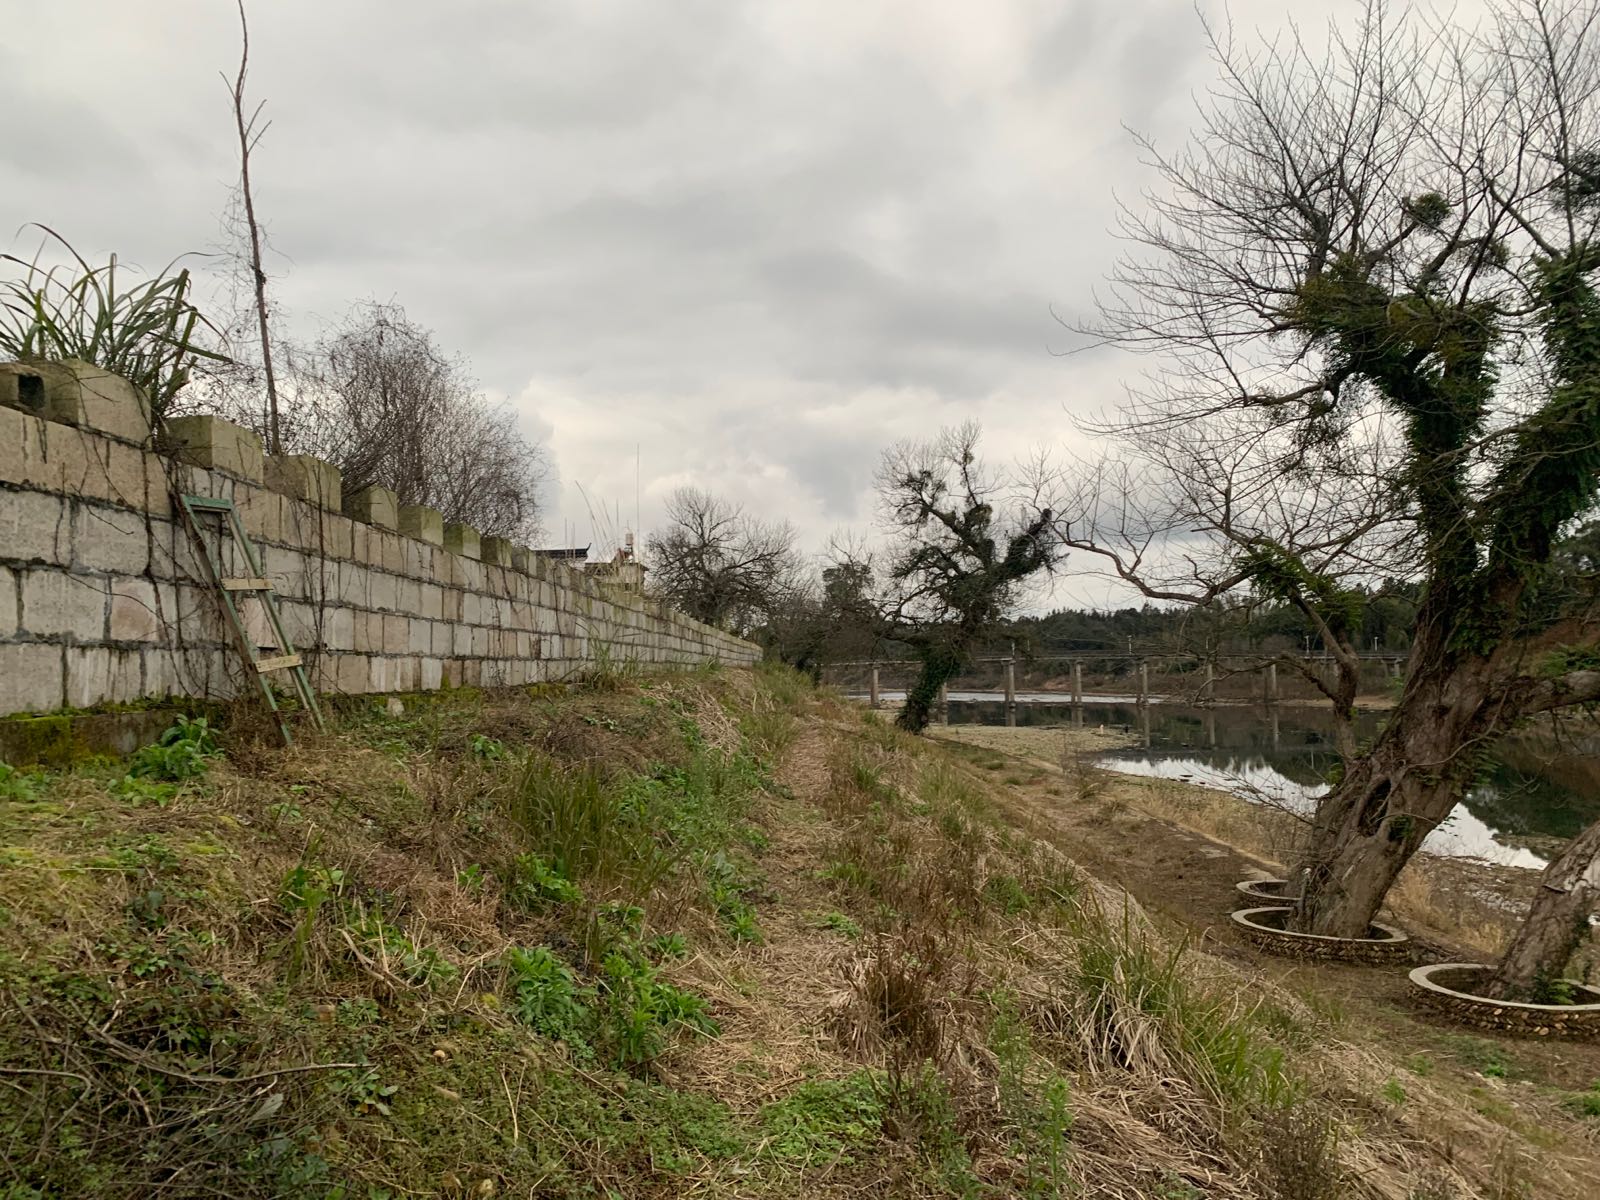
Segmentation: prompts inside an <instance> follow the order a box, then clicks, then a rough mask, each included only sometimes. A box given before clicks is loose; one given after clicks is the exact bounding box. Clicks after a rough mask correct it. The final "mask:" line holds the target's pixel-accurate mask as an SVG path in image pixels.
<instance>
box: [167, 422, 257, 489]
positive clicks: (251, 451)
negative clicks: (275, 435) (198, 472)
mask: <svg viewBox="0 0 1600 1200" xmlns="http://www.w3.org/2000/svg"><path fill="white" fill-rule="evenodd" d="M165 438H166V443H167V445H168V446H169V447H170V448H171V449H172V451H173V454H174V455H175V456H176V457H177V459H178V461H179V462H186V463H192V464H193V465H194V466H197V467H204V468H205V469H206V470H208V471H222V472H225V473H226V474H229V475H235V476H238V477H239V478H241V479H247V480H249V481H250V482H251V483H260V482H261V481H262V473H263V471H264V469H265V456H264V455H263V454H262V452H261V439H260V438H259V437H257V436H256V434H255V432H254V431H253V430H249V429H246V428H245V427H244V426H242V425H235V424H234V423H233V422H232V421H224V420H223V419H222V418H221V417H218V416H213V415H211V414H210V413H199V414H196V415H194V416H188V417H173V418H172V419H171V420H169V421H168V422H167V423H166V435H165Z"/></svg>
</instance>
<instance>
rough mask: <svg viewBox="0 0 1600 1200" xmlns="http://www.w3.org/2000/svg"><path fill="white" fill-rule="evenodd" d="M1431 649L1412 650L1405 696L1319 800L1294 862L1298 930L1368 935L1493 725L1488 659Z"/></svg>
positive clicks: (1468, 777) (1461, 786) (1457, 794)
mask: <svg viewBox="0 0 1600 1200" xmlns="http://www.w3.org/2000/svg"><path fill="white" fill-rule="evenodd" d="M1432 655H1433V651H1432V649H1431V648H1429V647H1419V648H1417V649H1415V650H1414V651H1413V655H1412V662H1413V675H1412V678H1411V680H1410V682H1409V684H1408V686H1407V688H1406V694H1405V696H1404V698H1403V699H1402V700H1401V702H1400V704H1399V705H1398V706H1397V707H1396V708H1395V710H1394V712H1393V713H1392V714H1390V717H1389V720H1388V722H1387V723H1386V724H1385V726H1384V728H1383V731H1382V732H1381V733H1380V734H1379V735H1378V738H1377V740H1376V741H1375V742H1374V744H1373V746H1372V748H1371V749H1370V750H1369V751H1368V752H1367V753H1366V754H1365V755H1364V756H1362V757H1360V758H1358V759H1356V760H1355V761H1354V762H1352V763H1350V764H1349V765H1348V766H1347V768H1346V771H1345V775H1344V778H1342V779H1341V780H1340V781H1339V782H1338V784H1336V785H1335V786H1334V788H1333V789H1332V790H1331V791H1330V792H1329V793H1328V795H1326V796H1325V797H1323V799H1322V800H1321V802H1320V803H1319V804H1318V806H1317V815H1316V821H1315V824H1314V827H1313V830H1312V836H1311V841H1310V844H1309V845H1308V847H1307V849H1306V852H1305V855H1304V857H1303V859H1302V864H1301V865H1302V866H1303V867H1304V868H1305V870H1306V889H1305V895H1304V899H1303V901H1302V903H1301V906H1300V911H1299V913H1298V914H1297V917H1296V921H1295V927H1296V928H1297V929H1299V930H1300V931H1302V932H1305V933H1319V934H1325V935H1328V936H1331V937H1365V936H1366V934H1367V929H1368V927H1369V926H1370V925H1371V923H1372V920H1373V918H1374V917H1376V916H1377V915H1378V910H1379V909H1380V908H1381V907H1382V906H1383V900H1384V897H1385V896H1386V895H1388V893H1389V889H1390V888H1391V887H1392V886H1393V885H1394V881H1395V880H1396V879H1397V878H1398V877H1399V875H1400V872H1401V870H1402V869H1403V868H1404V867H1405V865H1406V863H1407V862H1409V861H1410V859H1411V856H1412V855H1413V854H1415V853H1416V851H1417V848H1418V847H1419V846H1421V845H1422V842H1423V840H1424V839H1425V838H1426V837H1427V836H1428V834H1429V833H1431V832H1432V831H1433V829H1434V827H1435V826H1437V825H1438V824H1439V822H1441V821H1443V820H1444V819H1445V818H1446V817H1447V816H1449V815H1450V810H1451V809H1452V808H1454V807H1455V805H1456V802H1457V801H1458V800H1459V799H1460V798H1461V796H1462V795H1463V794H1464V793H1465V791H1466V789H1467V787H1468V785H1469V784H1470V783H1471V782H1472V777H1473V775H1474V773H1475V771H1476V769H1477V760H1478V755H1477V748H1478V747H1479V746H1481V745H1482V744H1484V742H1485V739H1486V738H1487V737H1489V736H1491V735H1492V734H1493V733H1494V732H1497V731H1496V730H1494V729H1493V728H1492V727H1493V726H1494V725H1495V724H1496V719H1495V717H1494V716H1493V711H1494V710H1493V709H1492V708H1491V707H1490V706H1488V705H1486V703H1485V698H1486V696H1487V695H1488V694H1489V690H1490V678H1489V670H1488V666H1487V664H1485V663H1483V662H1481V661H1476V662H1473V663H1472V664H1470V665H1465V666H1459V667H1456V668H1454V669H1439V668H1432V667H1430V666H1428V665H1426V664H1428V663H1429V662H1430V661H1437V659H1434V658H1433V657H1432Z"/></svg>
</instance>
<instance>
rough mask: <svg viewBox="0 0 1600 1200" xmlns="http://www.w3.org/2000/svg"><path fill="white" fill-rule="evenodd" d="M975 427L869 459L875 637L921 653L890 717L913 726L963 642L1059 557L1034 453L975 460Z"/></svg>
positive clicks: (1046, 474)
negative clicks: (877, 526)
mask: <svg viewBox="0 0 1600 1200" xmlns="http://www.w3.org/2000/svg"><path fill="white" fill-rule="evenodd" d="M978 438H979V429H978V426H977V425H975V424H972V423H970V422H969V423H967V424H965V425H962V426H960V427H958V428H955V429H946V430H944V431H942V432H941V433H940V434H939V436H938V437H937V438H935V439H933V440H932V441H929V442H902V443H900V444H899V445H896V446H893V447H891V448H890V449H888V450H887V451H885V452H884V455H883V460H882V462H881V463H880V464H879V467H878V477H877V486H878V496H879V500H880V503H881V506H882V524H883V526H884V528H885V530H886V531H887V532H888V534H889V537H890V545H889V548H888V550H887V552H886V554H887V557H886V562H885V567H884V571H883V575H884V579H883V584H882V587H881V595H880V600H879V604H880V610H881V611H880V617H879V620H880V624H881V629H882V632H883V634H884V635H885V636H888V637H892V638H893V639H895V640H896V641H900V642H904V643H906V644H907V645H909V646H911V647H912V648H913V649H914V650H915V651H916V653H917V656H918V657H919V658H920V659H921V660H922V666H921V670H920V671H919V672H918V675H917V680H916V682H915V683H914V684H913V685H912V687H911V690H910V691H909V692H908V693H907V695H906V703H905V707H904V708H903V709H902V710H901V712H900V716H899V718H898V723H899V724H900V726H901V728H903V729H907V730H910V731H911V732H913V733H920V732H921V731H922V730H923V729H924V728H926V727H927V724H928V720H929V716H930V714H931V711H932V708H933V704H934V701H935V699H936V698H937V696H938V694H939V689H940V688H941V687H943V686H944V684H945V683H946V682H947V681H948V680H949V679H950V678H951V677H952V676H953V675H955V673H956V672H957V671H958V670H960V668H961V667H962V665H963V664H964V663H965V662H966V659H967V657H968V655H969V654H970V652H971V648H972V646H973V644H974V643H975V642H976V641H977V640H978V639H979V638H980V637H982V636H983V635H984V634H985V633H987V632H989V631H991V630H992V629H993V628H994V627H995V625H996V624H997V623H998V622H999V621H1000V620H1002V619H1003V618H1004V617H1005V616H1006V615H1007V614H1008V613H1009V612H1010V611H1011V609H1012V607H1013V606H1014V605H1015V603H1016V601H1017V599H1018V597H1019V593H1020V590H1021V588H1022V586H1023V584H1024V583H1025V581H1027V580H1028V579H1030V578H1032V577H1034V576H1036V575H1038V574H1039V573H1041V572H1045V573H1048V572H1049V571H1051V570H1052V569H1053V568H1054V567H1055V565H1056V564H1057V563H1058V562H1059V561H1060V555H1061V544H1060V541H1059V539H1058V538H1057V537H1056V535H1055V532H1054V530H1053V528H1052V524H1053V519H1054V510H1053V508H1052V506H1051V501H1050V499H1049V490H1050V488H1051V487H1052V486H1053V484H1054V482H1055V478H1054V473H1053V472H1052V471H1050V470H1049V468H1048V466H1047V465H1046V464H1045V463H1044V462H1043V461H1042V460H1041V461H1040V462H1036V463H1032V464H1028V465H1026V466H1024V467H1021V468H1019V469H1017V470H1016V471H1013V472H1010V473H1002V472H993V471H989V470H987V469H985V467H984V466H983V464H982V463H981V462H980V461H979V459H978Z"/></svg>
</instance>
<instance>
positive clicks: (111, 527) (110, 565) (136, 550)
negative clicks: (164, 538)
mask: <svg viewBox="0 0 1600 1200" xmlns="http://www.w3.org/2000/svg"><path fill="white" fill-rule="evenodd" d="M72 562H73V565H74V566H75V567H77V568H78V569H79V570H85V571H115V572H116V573H118V574H121V575H142V574H143V573H144V572H145V571H146V570H147V569H148V568H149V566H150V531H149V529H148V527H147V526H146V524H145V515H144V514H143V513H138V512H133V511H130V510H128V509H123V508H107V507H105V506H102V505H99V504H77V505H74V506H73V513H72Z"/></svg>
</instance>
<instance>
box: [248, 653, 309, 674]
mask: <svg viewBox="0 0 1600 1200" xmlns="http://www.w3.org/2000/svg"><path fill="white" fill-rule="evenodd" d="M299 665H300V656H299V655H298V654H280V655H279V656H278V657H277V658H258V659H256V673H257V674H259V675H265V674H266V673H267V672H268V671H281V670H283V669H284V668H285V667H298V666H299Z"/></svg>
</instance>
